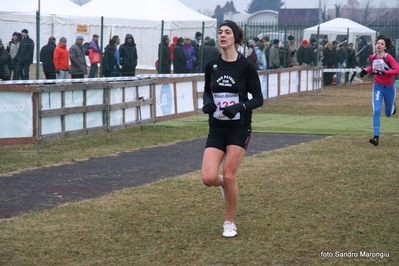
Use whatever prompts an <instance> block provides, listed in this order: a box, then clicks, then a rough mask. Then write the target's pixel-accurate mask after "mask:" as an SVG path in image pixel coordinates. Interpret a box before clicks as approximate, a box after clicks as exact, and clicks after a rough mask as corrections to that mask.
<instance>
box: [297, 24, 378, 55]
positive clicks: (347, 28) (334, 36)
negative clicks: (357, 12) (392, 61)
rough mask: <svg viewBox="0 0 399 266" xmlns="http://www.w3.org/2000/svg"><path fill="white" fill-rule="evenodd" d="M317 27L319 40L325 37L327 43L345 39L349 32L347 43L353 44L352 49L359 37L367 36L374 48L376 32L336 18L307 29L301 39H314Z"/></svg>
mask: <svg viewBox="0 0 399 266" xmlns="http://www.w3.org/2000/svg"><path fill="white" fill-rule="evenodd" d="M319 26H320V30H319V36H320V38H322V37H321V36H325V35H327V36H328V40H329V41H333V40H338V41H339V40H341V39H344V38H346V36H347V34H348V32H349V35H348V43H351V42H352V43H353V44H354V49H356V46H357V43H358V42H357V41H358V38H359V37H360V36H369V37H370V40H371V43H372V45H373V47H374V46H375V39H376V31H375V30H372V29H370V28H368V27H366V26H363V25H361V24H359V23H356V22H354V21H352V20H350V19H347V18H336V19H333V20H330V21H327V22H324V23H322V24H320V25H316V26H313V27H310V28H307V29H305V30H304V33H303V39H304V40H310V38H314V36H316V35H317V30H318V27H319ZM373 50H374V49H373Z"/></svg>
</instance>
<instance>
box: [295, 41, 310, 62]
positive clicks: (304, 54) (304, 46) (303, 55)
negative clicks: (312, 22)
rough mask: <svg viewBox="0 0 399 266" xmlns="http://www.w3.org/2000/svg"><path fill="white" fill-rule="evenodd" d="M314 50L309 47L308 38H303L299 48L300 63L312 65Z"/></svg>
mask: <svg viewBox="0 0 399 266" xmlns="http://www.w3.org/2000/svg"><path fill="white" fill-rule="evenodd" d="M312 58H313V56H312V50H311V49H310V47H309V42H308V40H303V41H302V43H301V46H300V47H299V48H298V54H297V59H298V65H300V66H310V65H312Z"/></svg>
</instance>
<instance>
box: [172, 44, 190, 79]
mask: <svg viewBox="0 0 399 266" xmlns="http://www.w3.org/2000/svg"><path fill="white" fill-rule="evenodd" d="M183 44H184V38H182V37H179V38H177V40H176V45H175V48H174V49H173V57H174V59H173V73H174V74H181V73H187V72H188V70H187V60H186V54H185V53H184V50H183Z"/></svg>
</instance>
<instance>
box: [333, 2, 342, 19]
mask: <svg viewBox="0 0 399 266" xmlns="http://www.w3.org/2000/svg"><path fill="white" fill-rule="evenodd" d="M334 6H335V17H336V18H340V17H341V5H338V4H335V5H334Z"/></svg>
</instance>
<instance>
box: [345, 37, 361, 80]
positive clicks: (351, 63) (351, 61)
mask: <svg viewBox="0 0 399 266" xmlns="http://www.w3.org/2000/svg"><path fill="white" fill-rule="evenodd" d="M357 65H358V64H357V62H356V55H355V51H354V50H353V43H349V46H348V63H347V64H346V67H347V68H355V67H356V66H357ZM355 76H356V71H353V73H352V76H351V78H350V80H348V78H349V72H348V71H346V72H345V82H346V84H347V85H350V84H352V82H353V80H354V78H355Z"/></svg>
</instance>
